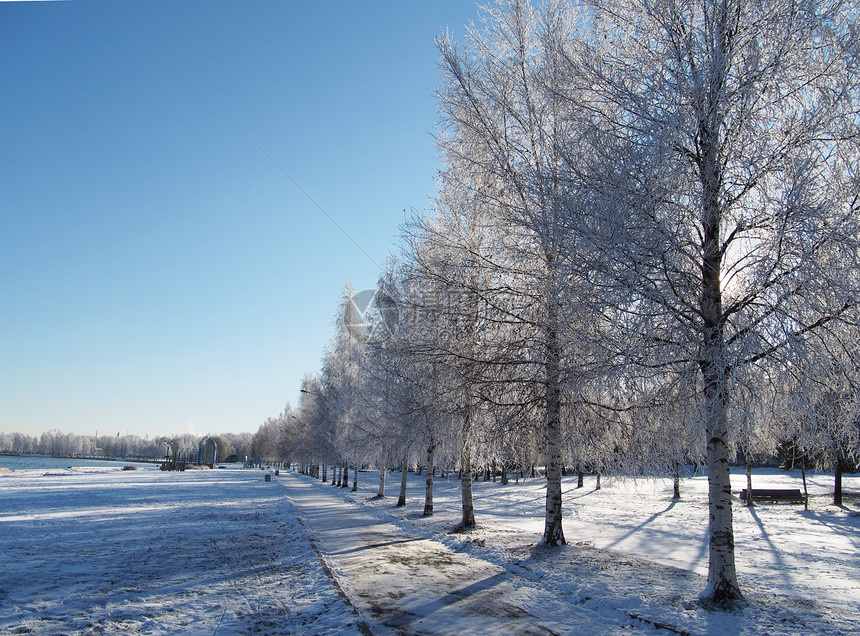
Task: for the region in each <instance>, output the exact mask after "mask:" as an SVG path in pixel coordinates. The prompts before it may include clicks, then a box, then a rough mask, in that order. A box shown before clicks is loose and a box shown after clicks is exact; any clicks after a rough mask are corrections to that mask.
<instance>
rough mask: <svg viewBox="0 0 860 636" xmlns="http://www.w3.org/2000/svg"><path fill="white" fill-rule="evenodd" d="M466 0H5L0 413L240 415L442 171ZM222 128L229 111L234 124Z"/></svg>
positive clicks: (319, 336) (198, 425) (60, 422)
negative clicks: (441, 122) (441, 49)
mask: <svg viewBox="0 0 860 636" xmlns="http://www.w3.org/2000/svg"><path fill="white" fill-rule="evenodd" d="M475 16H476V8H475V4H474V3H473V2H470V1H468V0H466V1H463V0H460V1H456V0H449V1H442V2H439V1H435V0H434V1H433V2H409V1H404V0H390V1H378V0H374V1H373V2H352V1H338V2H318V3H317V2H308V1H303V2H284V1H254V2H247V1H245V0H231V1H220V0H147V1H145V2H143V1H131V0H99V1H94V0H92V1H91V0H70V1H67V2H0V105H2V107H1V108H0V431H3V432H13V431H18V432H23V433H28V434H39V433H41V432H42V431H45V430H48V429H60V430H62V431H64V432H73V433H85V434H93V433H95V432H96V431H99V433H105V434H116V433H117V432H121V433H123V434H125V433H126V432H130V433H136V434H139V435H147V434H148V435H150V436H152V435H162V434H175V433H181V432H184V431H186V430H191V429H193V430H194V431H196V432H199V433H206V432H212V433H218V432H242V431H255V430H256V429H257V428H258V427H259V425H260V424H261V423H262V422H263V421H264V420H265V419H266V418H267V417H269V416H274V415H277V414H278V413H279V412H280V411H281V410H282V409H283V407H284V405H285V404H286V403H287V402H288V401H292V402H295V401H296V399H297V396H298V388H299V383H300V381H301V377H302V375H303V374H304V373H305V372H308V371H315V370H318V369H319V366H320V355H321V353H322V351H323V348H324V346H325V344H326V342H327V340H328V339H329V338H330V337H331V336H332V334H333V329H334V328H333V319H334V313H335V309H336V306H337V303H338V301H339V299H340V295H341V291H342V288H343V286H344V285H345V284H346V283H347V282H348V281H350V280H352V281H354V285H355V287H356V289H359V290H360V289H363V288H367V287H373V286H374V285H375V283H376V277H377V273H378V270H377V267H376V265H375V264H374V263H373V262H372V261H371V259H370V258H368V257H367V256H365V254H363V253H362V252H361V251H360V250H359V249H358V248H357V247H356V246H355V245H354V244H353V243H352V242H351V241H350V239H348V238H347V237H346V236H344V235H343V234H342V233H341V232H340V230H338V229H337V228H336V227H335V226H334V225H333V224H332V223H331V221H329V220H328V219H327V218H326V217H325V216H324V215H323V214H322V213H321V212H320V211H319V210H318V209H317V208H316V207H315V206H314V204H313V203H312V202H311V201H309V200H308V199H307V198H306V197H305V195H304V194H302V192H301V191H300V190H299V189H298V188H297V187H296V186H295V185H293V183H291V182H290V180H289V179H288V178H287V177H286V176H284V174H282V173H281V172H280V171H279V170H278V168H277V167H276V166H275V165H274V164H273V163H272V162H271V161H270V160H269V159H268V158H267V157H266V156H265V155H264V154H263V152H261V151H260V149H258V148H257V147H256V146H255V145H254V144H253V143H252V142H251V141H250V140H249V139H248V137H247V136H246V135H245V134H244V133H243V132H242V130H240V128H239V127H238V126H241V128H242V129H244V130H245V131H246V132H247V133H248V135H250V136H251V137H253V138H254V139H255V140H256V142H257V143H258V144H259V145H260V146H262V148H263V149H264V150H265V151H266V152H267V153H268V154H270V155H271V156H272V157H273V158H274V159H275V160H276V161H277V162H278V164H279V165H280V166H281V167H282V168H283V170H285V171H286V172H287V173H288V174H289V175H290V176H291V177H292V178H293V179H294V180H295V181H296V182H297V183H298V184H299V185H300V186H301V188H303V189H304V190H305V191H306V192H307V193H308V194H309V195H310V196H311V197H313V199H314V200H315V201H316V202H317V203H319V205H320V206H322V207H323V208H324V209H325V211H326V212H327V213H328V214H330V215H331V216H332V217H333V218H334V219H335V220H336V221H337V222H338V223H339V224H340V225H341V226H342V227H343V228H344V229H345V230H346V232H347V233H348V234H349V236H350V237H351V238H352V239H354V240H355V242H356V243H358V244H359V245H360V246H361V247H362V248H363V249H364V250H365V251H366V252H367V253H368V254H369V255H370V256H371V257H372V259H373V261H376V262H377V263H380V264H382V263H384V261H385V258H386V255H387V254H388V253H389V252H390V251H391V250H392V249H393V246H394V244H395V241H396V238H397V232H398V226H399V225H400V224H401V223H402V221H403V219H404V210H409V209H410V208H418V209H421V208H424V207H426V206H427V202H428V197H430V196H431V195H432V194H433V190H434V185H433V177H434V175H435V172H436V170H437V169H438V162H437V152H436V149H435V147H434V145H433V139H432V132H433V130H434V127H435V124H436V121H437V109H436V102H435V97H434V91H435V88H436V86H437V85H438V83H439V71H438V68H437V60H438V56H437V51H436V49H435V47H434V43H433V39H434V37H435V36H437V35H438V34H439V33H441V32H442V31H444V30H445V29H447V28H451V29H453V31H454V33H455V35H458V34H459V35H462V34H463V32H464V25H465V24H466V23H467V22H468V21H469V20H471V19H473V18H474V17H475ZM237 124H238V126H237Z"/></svg>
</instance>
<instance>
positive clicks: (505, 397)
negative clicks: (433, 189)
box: [439, 0, 600, 546]
mask: <svg viewBox="0 0 860 636" xmlns="http://www.w3.org/2000/svg"><path fill="white" fill-rule="evenodd" d="M574 19H575V16H574V14H573V13H572V12H569V11H565V10H563V7H562V5H559V4H557V3H548V4H547V5H545V6H543V7H542V9H541V10H540V11H536V10H535V9H534V8H533V7H531V6H530V5H529V3H528V2H524V1H519V0H511V1H510V2H499V3H498V5H495V6H492V7H486V8H484V9H483V10H482V13H481V15H480V19H479V25H478V26H476V27H471V28H470V29H468V32H467V38H466V41H465V43H462V44H461V43H455V42H454V41H452V40H451V38H450V37H449V38H441V39H440V40H439V49H440V51H441V55H442V69H443V84H442V88H441V89H440V91H439V101H440V108H441V110H442V113H443V123H444V127H443V131H442V135H441V138H440V145H441V146H442V148H443V150H444V151H445V158H446V162H447V170H446V171H445V172H443V177H442V178H443V181H445V182H447V183H456V184H457V185H459V187H460V188H461V189H462V190H463V191H464V193H465V194H466V195H467V196H468V198H469V199H470V201H471V204H470V207H471V209H472V213H473V214H477V213H480V214H481V215H482V216H483V218H490V219H492V224H493V226H494V227H496V228H497V231H496V235H495V237H494V239H495V240H494V242H493V245H492V248H491V251H490V252H489V255H488V256H482V266H483V267H485V268H487V269H490V270H492V271H493V272H494V275H493V276H492V277H491V279H492V282H493V283H494V284H493V285H491V286H486V287H484V288H483V289H482V290H480V291H479V294H481V295H482V296H483V297H484V298H486V299H487V300H488V301H489V302H490V304H491V306H492V307H493V309H494V312H495V315H496V321H497V323H496V325H494V326H495V327H496V328H497V332H498V333H499V335H500V336H501V337H500V338H496V339H495V343H496V344H497V345H498V346H497V348H496V349H495V350H494V354H495V357H494V359H493V361H492V362H493V365H494V366H493V367H491V369H492V371H494V372H495V373H496V374H497V375H498V376H499V381H497V382H494V383H493V387H492V388H495V389H498V390H497V391H495V395H493V391H492V388H491V389H490V390H488V394H489V396H490V399H489V400H487V401H488V403H490V404H495V405H496V406H500V407H502V408H511V407H514V406H519V407H520V408H521V415H522V416H523V418H524V420H525V423H526V425H528V423H529V422H530V421H537V422H539V423H540V427H541V431H542V436H543V443H544V449H543V455H544V463H545V465H546V471H547V493H546V515H545V524H544V536H543V541H542V542H543V544H544V545H546V546H554V545H560V544H563V543H565V537H564V532H563V529H562V489H561V477H562V471H563V468H564V458H563V454H562V453H563V448H564V428H565V424H566V423H565V421H564V413H565V412H567V413H576V412H577V411H576V409H566V408H565V399H573V400H575V399H577V397H578V395H579V394H580V392H581V390H582V389H583V386H584V385H585V384H586V383H587V382H588V380H589V379H590V377H591V376H592V375H593V373H594V370H595V366H594V364H593V363H594V357H593V349H592V348H591V347H590V341H591V337H592V336H593V334H591V333H586V332H588V331H589V330H590V329H591V328H592V327H594V326H595V325H598V324H599V322H600V321H599V320H598V319H596V318H597V317H596V316H595V314H594V307H593V304H594V303H593V302H592V301H593V300H594V299H595V297H594V296H593V295H591V294H590V293H589V292H590V289H589V287H588V285H587V281H586V279H585V278H584V277H583V276H582V272H581V271H579V264H580V263H581V262H582V261H581V259H580V255H579V249H580V244H579V241H578V235H577V234H576V233H575V232H574V231H573V229H574V228H575V227H576V222H575V220H576V219H575V218H572V217H576V215H577V214H579V213H581V212H582V211H583V210H584V208H583V206H582V205H581V203H582V198H581V192H582V190H583V187H584V185H585V184H584V183H583V182H582V181H581V179H580V178H579V174H578V173H577V172H576V171H573V170H571V169H570V168H571V161H572V160H573V157H572V156H571V155H569V154H568V153H567V152H566V151H567V149H568V147H569V145H570V144H571V143H575V142H576V140H577V139H578V138H579V136H580V134H581V132H582V130H583V129H582V121H581V120H580V118H578V117H571V116H570V113H571V101H570V100H569V99H566V98H565V96H564V95H563V88H564V87H565V86H567V84H562V83H563V82H566V79H567V77H566V74H565V64H566V61H567V60H566V58H565V57H564V56H561V55H559V54H558V50H557V48H558V47H557V42H558V40H559V39H560V38H561V39H564V38H565V37H569V36H571V35H572V33H573V31H574V26H575V21H574ZM503 342H504V343H505V346H502V343H503ZM573 424H574V425H576V424H577V423H573Z"/></svg>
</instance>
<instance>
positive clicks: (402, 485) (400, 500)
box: [397, 457, 409, 508]
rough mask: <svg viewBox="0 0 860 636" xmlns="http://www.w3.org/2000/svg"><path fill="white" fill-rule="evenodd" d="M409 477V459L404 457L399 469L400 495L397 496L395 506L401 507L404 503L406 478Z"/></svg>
mask: <svg viewBox="0 0 860 636" xmlns="http://www.w3.org/2000/svg"><path fill="white" fill-rule="evenodd" d="M408 477H409V460H408V459H407V458H406V457H404V458H403V465H402V467H401V469H400V496H399V497H398V498H397V507H398V508H401V507H403V506H405V505H406V480H407V478H408Z"/></svg>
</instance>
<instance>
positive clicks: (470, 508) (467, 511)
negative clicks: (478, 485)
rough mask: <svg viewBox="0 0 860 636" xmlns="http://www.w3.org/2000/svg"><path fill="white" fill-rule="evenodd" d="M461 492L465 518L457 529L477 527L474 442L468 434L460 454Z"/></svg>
mask: <svg viewBox="0 0 860 636" xmlns="http://www.w3.org/2000/svg"><path fill="white" fill-rule="evenodd" d="M467 428H468V427H467ZM460 492H461V499H462V502H463V518H462V519H461V520H460V525H459V526H457V529H458V530H469V529H471V528H474V527H475V506H474V504H473V503H472V443H471V440H469V438H468V434H467V435H466V439H465V440H464V442H463V452H462V455H461V456H460Z"/></svg>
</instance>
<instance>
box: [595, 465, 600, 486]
mask: <svg viewBox="0 0 860 636" xmlns="http://www.w3.org/2000/svg"><path fill="white" fill-rule="evenodd" d="M594 489H595V490H600V471H599V470H598V471H597V480H596V481H595V482H594Z"/></svg>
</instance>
